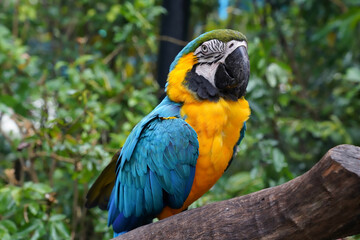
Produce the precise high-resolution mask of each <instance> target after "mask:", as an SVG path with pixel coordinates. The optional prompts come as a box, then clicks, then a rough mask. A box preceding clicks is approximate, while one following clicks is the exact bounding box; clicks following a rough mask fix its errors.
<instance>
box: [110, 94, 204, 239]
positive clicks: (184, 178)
mask: <svg viewBox="0 0 360 240" xmlns="http://www.w3.org/2000/svg"><path fill="white" fill-rule="evenodd" d="M179 112H180V104H178V103H174V102H172V101H170V100H169V99H168V98H165V99H164V100H163V102H162V103H161V104H159V106H158V107H157V108H155V109H154V110H153V112H151V113H150V114H149V115H148V116H146V117H145V118H144V119H143V120H142V121H141V122H140V123H139V124H138V125H137V126H136V127H135V128H134V130H133V131H132V132H131V133H130V135H129V137H128V139H127V140H126V142H125V144H124V146H123V148H122V151H121V153H120V156H119V158H118V161H117V165H116V183H115V186H114V188H113V191H112V194H111V197H110V201H109V206H108V209H109V218H108V223H109V225H111V224H112V225H113V229H114V231H115V232H116V233H117V234H118V233H121V232H124V231H129V230H131V229H133V228H134V226H135V227H137V226H138V224H140V222H143V221H144V219H146V221H149V219H152V218H153V217H155V216H156V215H157V214H159V213H160V212H161V210H162V209H163V208H164V206H165V205H168V206H170V207H172V208H180V207H181V206H182V205H183V203H184V201H185V200H186V198H187V196H188V195H189V193H190V189H191V186H192V183H193V181H194V176H195V166H196V161H197V158H198V155H199V143H198V140H197V134H196V132H195V131H194V129H192V128H191V127H190V125H188V124H187V123H186V122H185V121H184V119H182V118H181V117H180V113H179ZM169 117H175V118H170V119H168V118H169Z"/></svg>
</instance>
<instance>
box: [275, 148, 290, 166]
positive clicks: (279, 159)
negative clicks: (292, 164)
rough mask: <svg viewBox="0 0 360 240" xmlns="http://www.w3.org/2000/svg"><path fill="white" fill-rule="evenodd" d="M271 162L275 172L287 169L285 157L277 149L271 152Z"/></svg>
mask: <svg viewBox="0 0 360 240" xmlns="http://www.w3.org/2000/svg"><path fill="white" fill-rule="evenodd" d="M272 160H273V164H274V168H275V171H276V172H280V171H281V170H282V169H283V168H285V167H287V163H286V161H285V156H284V154H283V153H282V152H281V151H280V150H279V149H278V148H274V149H273V150H272Z"/></svg>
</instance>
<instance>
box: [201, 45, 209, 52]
mask: <svg viewBox="0 0 360 240" xmlns="http://www.w3.org/2000/svg"><path fill="white" fill-rule="evenodd" d="M201 51H202V52H203V53H206V52H207V51H208V47H207V46H206V45H201Z"/></svg>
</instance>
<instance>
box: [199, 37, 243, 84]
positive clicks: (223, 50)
mask: <svg viewBox="0 0 360 240" xmlns="http://www.w3.org/2000/svg"><path fill="white" fill-rule="evenodd" d="M239 46H244V47H245V48H247V43H246V41H238V40H231V41H229V42H227V43H224V42H222V41H219V40H217V39H213V40H209V41H206V42H204V43H203V44H201V45H200V46H199V47H198V48H197V49H196V50H195V52H194V53H195V55H196V56H197V58H198V63H199V65H197V66H196V69H195V72H196V73H197V74H198V75H200V76H203V77H204V78H205V79H207V80H208V81H209V82H210V83H211V84H212V85H213V86H214V87H215V73H216V70H217V67H218V66H219V64H220V63H225V59H226V58H227V56H229V54H231V53H232V52H233V51H234V50H235V49H236V48H238V47H239Z"/></svg>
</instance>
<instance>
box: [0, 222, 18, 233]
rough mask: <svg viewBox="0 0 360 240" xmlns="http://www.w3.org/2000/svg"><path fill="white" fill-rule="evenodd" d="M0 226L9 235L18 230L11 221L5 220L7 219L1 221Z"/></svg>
mask: <svg viewBox="0 0 360 240" xmlns="http://www.w3.org/2000/svg"><path fill="white" fill-rule="evenodd" d="M0 226H2V227H4V228H6V229H7V231H8V232H10V233H14V232H16V231H17V229H18V228H17V227H16V224H15V223H14V222H13V221H11V220H7V219H5V220H1V221H0Z"/></svg>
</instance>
